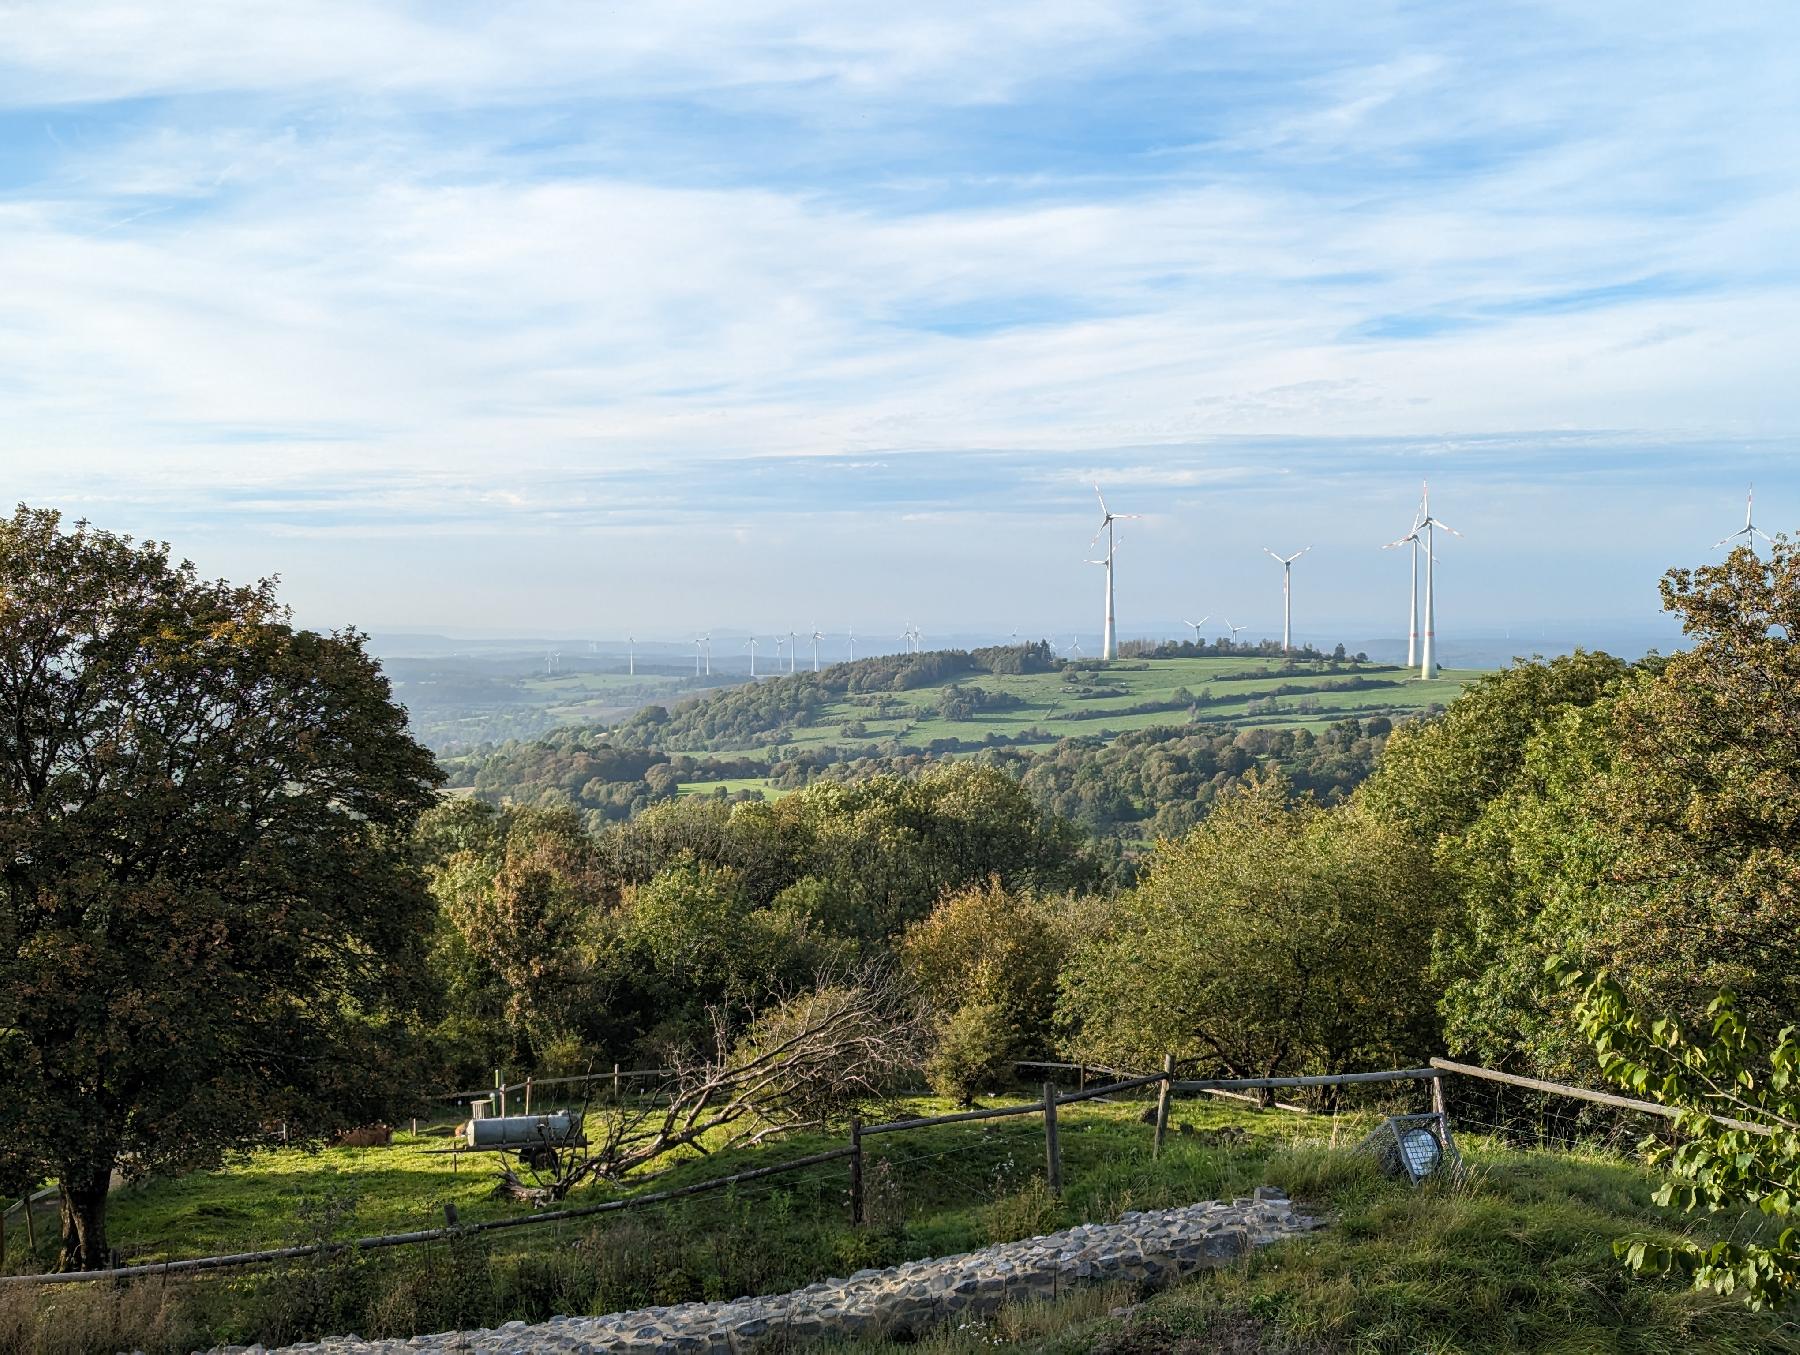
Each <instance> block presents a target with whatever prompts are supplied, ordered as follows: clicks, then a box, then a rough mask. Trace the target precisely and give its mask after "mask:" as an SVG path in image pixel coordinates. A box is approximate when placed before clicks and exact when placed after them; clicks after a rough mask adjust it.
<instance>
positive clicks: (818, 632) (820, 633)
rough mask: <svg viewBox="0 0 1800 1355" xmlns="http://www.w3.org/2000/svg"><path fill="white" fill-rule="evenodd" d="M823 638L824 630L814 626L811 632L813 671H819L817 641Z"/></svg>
mask: <svg viewBox="0 0 1800 1355" xmlns="http://www.w3.org/2000/svg"><path fill="white" fill-rule="evenodd" d="M824 638H825V632H824V631H821V630H819V629H817V628H816V627H815V628H814V630H813V633H812V642H813V672H815V673H816V672H818V671H819V641H821V640H823V639H824Z"/></svg>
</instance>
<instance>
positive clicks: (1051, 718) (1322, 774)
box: [448, 644, 1479, 847]
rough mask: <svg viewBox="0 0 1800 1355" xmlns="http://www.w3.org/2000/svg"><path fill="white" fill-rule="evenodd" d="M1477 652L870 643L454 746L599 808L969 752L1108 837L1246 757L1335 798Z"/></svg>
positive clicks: (1173, 815) (471, 776)
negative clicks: (860, 650) (1449, 658)
mask: <svg viewBox="0 0 1800 1355" xmlns="http://www.w3.org/2000/svg"><path fill="white" fill-rule="evenodd" d="M1478 676H1479V673H1478V672H1477V671H1475V670H1461V671H1448V672H1446V673H1444V674H1443V676H1442V677H1440V678H1438V679H1437V680H1435V681H1431V682H1421V681H1419V680H1418V679H1417V678H1415V677H1414V676H1413V675H1412V673H1411V672H1410V671H1409V670H1405V669H1400V668H1395V667H1391V666H1387V665H1379V664H1370V663H1367V662H1364V661H1361V660H1359V659H1357V658H1353V657H1349V656H1344V655H1342V653H1341V651H1340V653H1339V654H1338V655H1330V656H1328V655H1325V654H1322V653H1319V652H1317V651H1314V650H1307V651H1304V652H1303V653H1302V654H1300V655H1297V656H1294V657H1292V658H1289V657H1284V656H1283V655H1281V654H1280V653H1279V652H1278V651H1275V650H1274V649H1272V648H1269V647H1258V648H1250V647H1245V648H1244V649H1243V650H1241V651H1235V652H1234V651H1230V650H1229V649H1227V651H1226V652H1219V649H1218V648H1217V647H1215V646H1206V647H1204V648H1203V649H1200V650H1196V649H1195V647H1194V646H1191V645H1180V646H1168V647H1166V648H1165V649H1164V650H1160V651H1158V652H1156V653H1154V654H1148V655H1141V656H1135V657H1130V658H1126V659H1123V660H1120V661H1117V662H1114V663H1100V662H1097V661H1083V662H1068V661H1065V660H1061V659H1058V658H1056V657H1055V656H1054V655H1053V654H1052V653H1051V652H1050V650H1049V648H1048V647H1047V646H1045V645H1042V644H1037V645H1025V646H1014V647H1007V648H998V649H990V650H977V651H974V652H972V653H966V652H962V651H934V652H930V653H923V654H897V655H882V656H877V657H875V658H870V659H864V660H861V661H858V662H856V663H847V664H837V665H834V666H833V667H831V668H828V669H825V670H824V671H822V672H819V673H792V674H782V675H779V676H777V677H771V678H764V679H762V680H761V681H758V682H755V683H745V684H742V685H738V686H734V687H730V688H727V689H724V690H720V691H714V692H711V693H708V694H706V695H705V696H702V697H698V698H695V699H690V700H686V701H682V702H680V703H677V704H673V705H669V706H663V705H657V704H652V705H647V706H645V707H644V708H643V709H640V710H638V711H636V712H635V713H633V714H632V715H631V716H630V717H629V718H626V719H623V720H619V721H617V722H616V723H613V724H611V725H610V726H602V725H591V726H588V727H585V728H584V727H572V728H567V729H563V730H558V731H554V732H551V733H549V734H546V735H544V736H542V737H539V738H537V739H533V740H509V741H507V742H506V743H503V744H500V745H497V746H492V747H489V748H486V749H483V750H481V752H480V753H478V754H476V755H473V756H469V757H466V758H463V759H458V760H454V761H451V762H450V763H449V764H448V765H449V767H450V770H451V774H452V781H453V784H455V785H458V786H463V787H466V788H467V789H468V790H469V791H471V792H472V793H474V794H476V795H478V796H480V797H482V798H484V799H487V800H490V801H494V802H500V801H508V800H510V801H513V802H517V803H537V804H545V803H556V802H562V801H566V802H568V803H572V804H574V805H575V806H576V807H577V808H579V809H581V810H583V811H584V812H585V813H587V814H589V815H590V816H591V817H592V818H593V819H594V820H596V821H615V822H616V821H618V820H621V819H625V818H629V817H631V816H632V815H634V814H636V813H638V812H639V811H641V810H642V809H643V808H645V807H646V806H648V805H649V804H652V803H654V802H656V801H658V800H663V799H669V798H674V797H688V798H691V797H694V796H717V797H724V798H727V799H757V798H763V799H772V798H776V797H778V796H780V795H782V794H785V793H787V792H790V791H793V790H797V789H799V788H801V787H803V786H806V785H810V784H812V783H813V782H815V781H819V780H839V781H854V780H860V779H862V778H864V777H867V776H871V775H877V774H881V773H897V774H901V775H910V774H913V773H916V772H917V771H918V770H920V769H921V768H922V767H924V766H925V765H927V764H928V763H929V762H931V761H933V760H935V759H939V758H946V757H948V758H964V757H967V758H976V759H979V760H981V761H984V762H987V763H990V764H992V765H995V766H998V767H1000V768H1002V769H1004V770H1006V771H1007V772H1009V773H1010V774H1011V775H1013V776H1016V777H1018V778H1019V779H1020V780H1022V781H1023V782H1024V783H1025V785H1026V787H1027V789H1028V790H1030V791H1031V793H1032V795H1033V797H1034V798H1035V799H1036V800H1037V801H1038V803H1039V804H1040V805H1041V806H1042V807H1043V808H1044V809H1046V810H1049V811H1052V812H1055V813H1058V814H1061V815H1063V816H1065V817H1067V818H1070V819H1072V820H1074V821H1075V822H1077V823H1078V824H1080V825H1081V826H1082V827H1083V828H1084V829H1085V830H1086V831H1087V832H1089V833H1090V834H1092V835H1094V836H1096V837H1102V838H1109V837H1110V838H1116V839H1118V840H1119V841H1120V843H1121V844H1123V845H1124V846H1127V847H1130V846H1132V845H1133V844H1140V843H1143V842H1147V841H1149V840H1150V839H1151V838H1153V837H1155V836H1158V835H1166V834H1170V833H1179V832H1182V831H1185V830H1186V829H1187V828H1188V827H1191V826H1192V824H1193V823H1194V822H1196V821H1198V819H1199V818H1200V817H1202V816H1204V814H1205V812H1206V809H1207V807H1208V806H1209V805H1210V804H1211V802H1212V800H1213V799H1214V798H1215V797H1216V795H1217V793H1218V792H1219V791H1220V790H1221V789H1222V788H1223V787H1224V786H1225V785H1228V784H1230V783H1232V782H1234V781H1235V780H1236V779H1238V778H1239V777H1241V776H1243V775H1245V774H1246V773H1248V772H1249V771H1251V770H1252V769H1255V768H1259V767H1260V768H1264V769H1266V770H1271V771H1278V772H1280V773H1281V774H1283V775H1286V776H1287V777H1289V778H1290V780H1291V781H1292V782H1293V784H1294V788H1295V790H1296V791H1297V792H1311V793H1313V794H1315V795H1318V796H1319V797H1320V798H1321V799H1323V800H1325V801H1326V802H1328V803H1330V802H1335V801H1336V800H1337V799H1339V798H1341V797H1342V796H1343V795H1346V794H1348V793H1349V792H1350V791H1351V790H1353V789H1354V788H1355V787H1356V785H1357V784H1358V783H1360V781H1361V780H1362V779H1363V778H1364V777H1365V776H1367V775H1368V773H1369V772H1370V770H1372V768H1373V766H1374V763H1375V759H1376V758H1377V757H1378V756H1379V754H1380V750H1381V747H1382V745H1383V744H1384V743H1385V741H1386V737H1387V733H1388V731H1389V729H1391V728H1392V726H1393V724H1394V722H1395V721H1397V720H1402V719H1406V718H1410V717H1413V716H1417V715H1419V714H1422V713H1427V712H1430V711H1434V710H1437V709H1441V708H1442V707H1443V706H1445V705H1447V704H1448V703H1449V702H1450V701H1451V700H1453V699H1454V698H1455V697H1456V695H1457V694H1458V693H1459V692H1460V691H1461V690H1462V688H1463V686H1464V685H1465V684H1466V683H1468V682H1470V681H1472V680H1473V679H1474V678H1476V677H1478Z"/></svg>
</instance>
